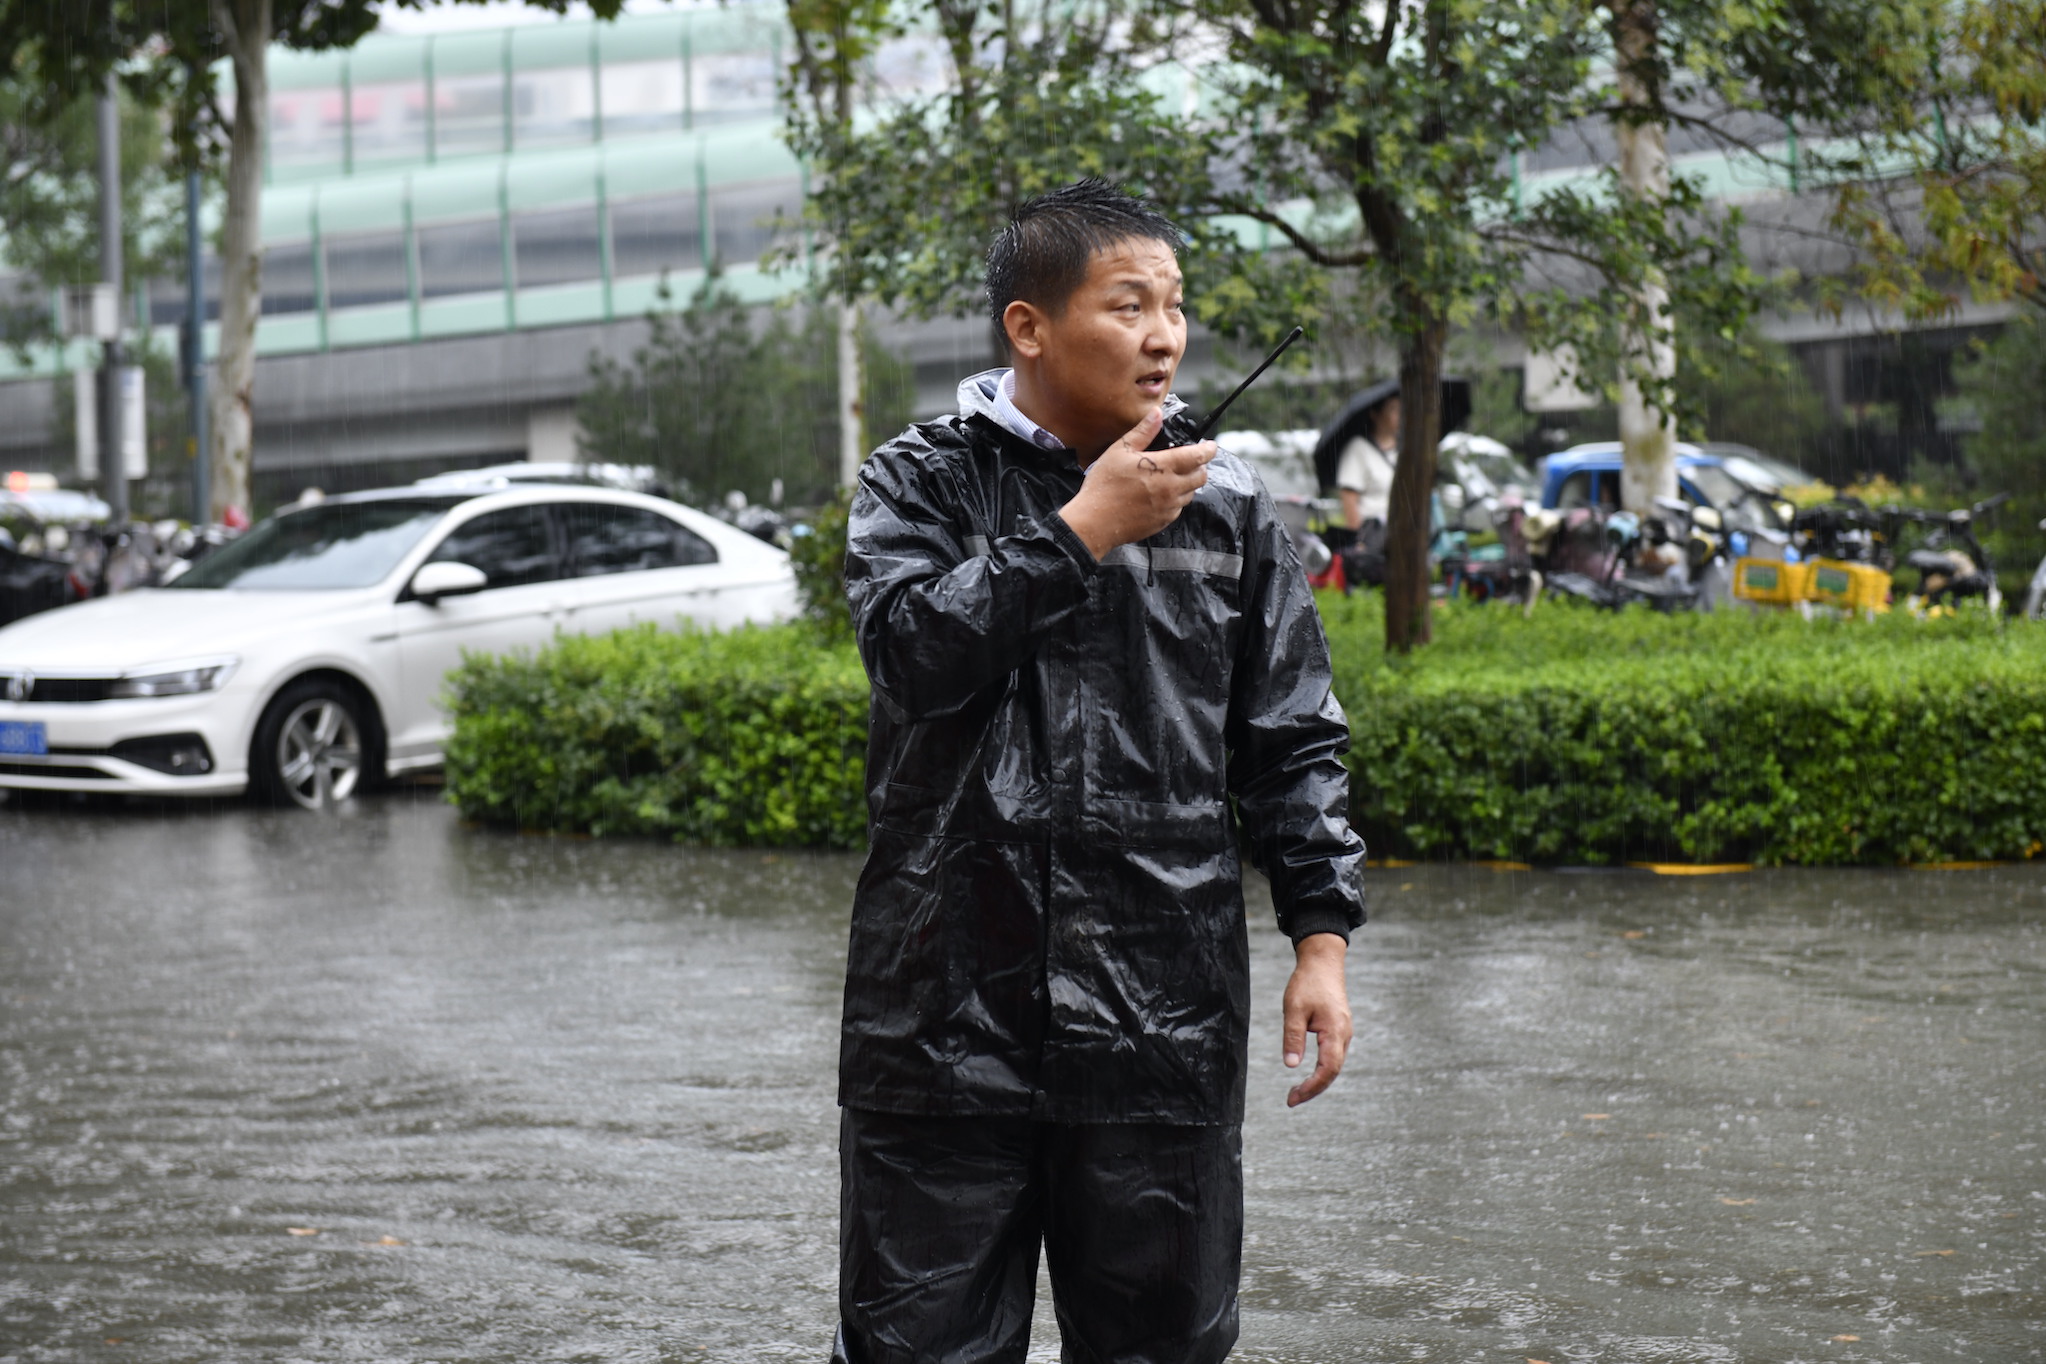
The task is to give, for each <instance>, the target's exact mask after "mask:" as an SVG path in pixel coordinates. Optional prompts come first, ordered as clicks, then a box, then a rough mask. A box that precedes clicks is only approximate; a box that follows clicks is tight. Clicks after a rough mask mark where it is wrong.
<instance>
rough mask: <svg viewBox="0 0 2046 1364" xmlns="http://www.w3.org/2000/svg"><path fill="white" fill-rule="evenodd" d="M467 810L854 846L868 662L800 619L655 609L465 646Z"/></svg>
mask: <svg viewBox="0 0 2046 1364" xmlns="http://www.w3.org/2000/svg"><path fill="white" fill-rule="evenodd" d="M448 701H449V709H450V711H451V713H452V715H453V716H454V735H453V737H452V738H451V739H450V740H449V742H448V747H447V774H448V795H449V799H451V800H452V801H454V802H455V803H456V804H457V805H459V806H460V807H461V808H462V812H463V814H465V815H466V816H468V817H469V818H471V819H480V820H488V821H491V822H494V823H501V824H510V825H515V826H517V827H519V828H525V829H548V830H560V831H575V832H583V833H592V834H642V835H664V836H668V837H672V838H675V839H677V840H681V841H686V842H693V843H711V844H728V845H729V844H765V845H775V846H779V845H791V846H794V845H802V846H810V847H821V848H853V847H858V846H860V844H861V843H862V842H863V841H864V839H865V837H866V816H865V801H864V799H863V797H862V794H861V787H860V783H861V781H862V779H863V773H864V771H865V764H866V747H867V737H866V729H867V679H866V675H865V673H863V672H862V671H861V669H860V663H859V658H858V656H857V655H856V654H855V653H854V652H853V650H852V647H851V646H850V644H843V643H841V644H830V643H826V642H824V641H822V640H820V639H818V638H817V636H816V635H815V634H814V632H812V631H811V630H809V629H808V628H807V627H804V626H801V625H793V626H780V627H776V628H771V629H749V630H739V631H735V632H733V633H730V634H702V633H690V634H679V635H678V634H667V633H662V632H659V631H657V630H655V629H654V628H653V627H652V626H642V627H639V628H637V629H631V630H622V631H619V632H617V633H615V634H610V635H604V636H600V637H596V638H588V637H582V636H566V637H563V638H560V639H558V640H556V641H555V643H554V644H553V645H552V646H550V647H548V648H546V649H543V650H541V651H540V652H539V653H538V654H537V655H526V654H515V655H512V656H509V657H504V658H488V657H471V658H470V659H468V660H467V661H465V662H464V664H463V665H462V667H461V668H459V669H457V670H456V671H455V672H454V673H452V674H450V676H449V679H448Z"/></svg>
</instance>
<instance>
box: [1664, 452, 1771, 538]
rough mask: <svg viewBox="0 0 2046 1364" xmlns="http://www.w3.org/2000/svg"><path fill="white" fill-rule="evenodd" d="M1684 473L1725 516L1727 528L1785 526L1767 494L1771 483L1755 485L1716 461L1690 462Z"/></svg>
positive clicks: (1742, 528)
mask: <svg viewBox="0 0 2046 1364" xmlns="http://www.w3.org/2000/svg"><path fill="white" fill-rule="evenodd" d="M1684 477H1686V478H1688V479H1690V480H1691V482H1692V483H1694V484H1696V485H1697V488H1698V491H1699V492H1701V493H1703V494H1705V500H1706V501H1707V502H1710V503H1711V504H1712V505H1713V506H1715V507H1717V508H1718V509H1719V514H1720V515H1721V516H1723V517H1725V518H1726V528H1727V529H1728V530H1745V531H1757V530H1770V531H1781V530H1788V529H1789V527H1788V526H1786V525H1785V524H1784V521H1783V516H1782V513H1781V512H1779V511H1778V510H1777V509H1776V503H1775V501H1774V499H1773V497H1772V496H1771V494H1773V493H1774V492H1775V489H1774V488H1773V487H1756V486H1753V485H1751V484H1748V483H1744V482H1742V481H1741V480H1740V479H1738V478H1735V477H1734V476H1733V475H1732V474H1730V473H1728V472H1727V471H1726V470H1725V469H1724V468H1722V467H1720V466H1719V465H1716V464H1693V465H1692V466H1691V467H1689V468H1688V469H1686V470H1684Z"/></svg>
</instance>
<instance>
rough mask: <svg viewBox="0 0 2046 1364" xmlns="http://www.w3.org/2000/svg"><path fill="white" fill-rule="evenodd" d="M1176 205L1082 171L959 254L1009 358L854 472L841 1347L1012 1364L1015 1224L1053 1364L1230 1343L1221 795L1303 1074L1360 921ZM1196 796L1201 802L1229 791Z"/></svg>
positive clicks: (1311, 666)
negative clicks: (1182, 260) (1039, 1282)
mask: <svg viewBox="0 0 2046 1364" xmlns="http://www.w3.org/2000/svg"><path fill="white" fill-rule="evenodd" d="M1179 241H1180V236H1179V233H1178V232H1177V230H1176V229H1175V228H1173V227H1172V225H1171V224H1170V223H1168V222H1167V221H1166V220H1165V219H1164V218H1162V217H1161V216H1159V215H1158V214H1157V213H1156V211H1155V210H1153V209H1151V208H1150V207H1149V206H1148V205H1146V204H1144V203H1143V202H1142V201H1140V200H1137V199H1134V198H1132V197H1130V196H1128V195H1127V194H1125V193H1123V192H1122V191H1121V190H1120V189H1118V188H1116V187H1114V186H1110V185H1106V184H1103V183H1101V182H1099V181H1082V182H1080V183H1079V184H1076V185H1073V186H1069V187H1067V188H1066V189H1064V190H1060V191H1058V192H1056V193H1053V194H1051V195H1048V196H1046V197H1044V198H1042V199H1039V200H1036V201H1034V202H1032V203H1030V204H1028V205H1025V206H1024V207H1023V208H1022V209H1021V210H1019V211H1018V212H1017V214H1016V217H1015V219H1014V221H1013V223H1012V224H1011V225H1010V227H1008V228H1007V229H1006V230H1005V231H1004V232H1003V233H1002V234H1001V236H1000V237H999V238H998V239H997V241H996V242H995V244H994V246H993V247H992V248H991V249H990V251H989V254H988V296H989V302H990V306H991V310H992V315H993V318H994V321H995V324H996V326H997V327H998V328H1000V329H1001V331H1002V334H1003V337H1004V339H1005V340H1006V342H1007V345H1008V349H1009V353H1010V356H1011V358H1012V360H1013V362H1014V366H1015V367H1014V368H1013V369H1012V370H998V371H994V372H991V373H987V374H981V375H978V376H976V377H974V378H972V379H969V380H967V381H966V382H965V383H963V384H962V385H960V390H959V393H960V407H961V412H960V415H958V416H954V417H946V418H942V419H940V420H938V421H933V422H925V423H920V424H918V425H915V426H912V427H910V428H909V429H908V430H907V431H905V432H904V433H903V434H902V435H900V436H898V437H896V438H895V439H894V440H892V441H890V442H889V443H888V444H886V445H884V446H882V447H881V448H880V449H879V450H876V451H875V452H874V454H873V456H872V458H870V459H869V460H868V461H867V463H866V465H865V467H864V469H863V470H862V472H861V475H860V484H859V489H858V492H857V494H856V496H855V498H854V500H853V506H852V517H851V525H850V528H849V533H848V543H847V552H846V583H847V590H848V593H849V595H850V597H851V601H852V609H853V619H854V622H855V627H856V631H857V635H858V640H859V647H860V655H861V657H862V659H863V660H864V661H865V663H866V667H867V674H868V676H869V678H870V679H871V680H872V684H873V695H874V703H873V720H872V729H871V739H870V744H869V750H868V765H867V799H868V808H869V813H870V821H871V822H870V833H871V848H872V851H871V852H870V854H869V856H868V860H867V865H866V868H865V871H864V872H863V873H862V875H861V878H860V883H859V889H858V892H857V895H856V898H855V901H854V907H853V925H852V943H851V949H850V954H849V959H848V963H847V980H846V995H845V1021H844V1032H843V1039H842V1050H841V1054H840V1069H839V1100H840V1103H841V1104H842V1105H843V1107H844V1110H845V1111H844V1114H843V1117H842V1127H841V1144H840V1147H841V1161H842V1175H843V1180H844V1184H843V1217H844V1220H843V1226H842V1263H841V1279H840V1311H841V1323H840V1328H839V1334H838V1343H837V1349H836V1352H835V1355H834V1358H835V1359H837V1360H841V1361H847V1364H910V1362H911V1361H919V1362H921V1361H940V1360H942V1361H947V1362H948V1364H951V1362H953V1361H956V1362H958V1364H967V1362H968V1361H997V1360H999V1361H1021V1360H1022V1358H1023V1355H1024V1350H1025V1347H1026V1345H1027V1343H1028V1333H1029V1329H1030V1317H1031V1307H1032V1299H1033V1297H1034V1294H1035V1289H1036V1278H1037V1257H1038V1250H1039V1246H1040V1244H1041V1245H1042V1246H1043V1248H1044V1251H1045V1254H1046V1257H1047V1259H1048V1262H1049V1265H1050V1269H1051V1276H1052V1286H1053V1300H1054V1306H1055V1308H1056V1310H1057V1313H1058V1320H1059V1326H1060V1332H1061V1334H1062V1336H1063V1337H1064V1345H1065V1355H1064V1357H1065V1358H1066V1359H1067V1360H1069V1361H1086V1362H1087V1364H1095V1362H1096V1361H1100V1362H1101V1364H1106V1362H1107V1361H1116V1362H1117V1364H1193V1362H1195V1361H1208V1360H1219V1359H1221V1358H1223V1357H1224V1356H1225V1355H1227V1354H1228V1352H1229V1350H1230V1347H1231V1346H1232V1345H1233V1343H1234V1341H1235V1339H1236V1328H1237V1309H1236V1284H1237V1277H1238V1265H1239V1262H1240V1259H1241V1247H1242V1226H1243V1186H1242V1165H1241V1152H1242V1140H1241V1134H1242V1120H1243V1105H1244V1078H1245V1069H1246V1065H1247V1057H1246V1048H1245V1039H1246V1035H1247V1032H1248V1027H1249V1012H1250V1000H1249V994H1250V988H1249V987H1250V982H1249V965H1248V957H1249V943H1248V940H1247V936H1246V927H1245V922H1244V918H1245V916H1244V910H1243V900H1242V890H1241V885H1240V873H1241V868H1240V865H1239V860H1238V847H1239V843H1238V833H1237V824H1238V821H1239V820H1240V822H1241V825H1242V829H1243V833H1244V835H1245V842H1246V843H1247V846H1248V848H1249V850H1250V854H1251V858H1252V860H1253V861H1254V862H1255V863H1256V864H1257V866H1258V867H1259V868H1261V869H1262V870H1263V871H1264V872H1265V873H1266V875H1267V876H1268V877H1269V878H1270V880H1271V884H1272V893H1273V899H1274V901H1275V902H1276V905H1277V908H1278V916H1279V925H1280V927H1281V928H1282V929H1283V930H1284V931H1285V932H1286V933H1287V934H1288V935H1289V936H1290V937H1291V938H1292V939H1293V941H1294V944H1295V952H1296V960H1297V965H1296V967H1295V970H1294V973H1293V977H1292V980H1291V981H1290V982H1289V984H1288V986H1287V989H1286V998H1285V1029H1284V1042H1283V1050H1284V1052H1285V1053H1286V1055H1285V1060H1286V1063H1287V1064H1288V1065H1298V1064H1300V1062H1301V1060H1302V1058H1303V1056H1304V1054H1305V1050H1306V1034H1307V1033H1309V1032H1313V1033H1315V1034H1316V1037H1317V1046H1316V1058H1315V1068H1314V1071H1313V1073H1312V1075H1311V1076H1310V1077H1309V1078H1308V1079H1307V1080H1305V1081H1304V1082H1302V1083H1301V1084H1299V1085H1297V1086H1295V1087H1294V1089H1293V1091H1292V1092H1291V1094H1289V1096H1288V1100H1287V1101H1288V1103H1289V1104H1297V1103H1300V1102H1304V1101H1305V1100H1307V1099H1309V1098H1312V1097H1313V1096H1314V1095H1316V1094H1318V1093H1320V1092H1321V1091H1322V1090H1323V1089H1324V1088H1326V1087H1327V1085H1328V1084H1329V1082H1330V1081H1332V1080H1333V1079H1334V1078H1335V1076H1336V1073H1337V1071H1338V1070H1340V1069H1341V1066H1342V1061H1343V1054H1344V1050H1345V1048H1346V1047H1347V1045H1348V1042H1349V1038H1350V1013H1349V1006H1348V1002H1347V997H1346V995H1345V992H1344V984H1343V954H1344V951H1345V949H1346V945H1347V943H1348V939H1349V932H1350V930H1351V929H1352V928H1354V927H1355V926H1357V925H1358V924H1360V923H1362V922H1363V918H1364V913H1363V893H1362V888H1361V881H1360V868H1361V867H1362V865H1363V858H1364V849H1363V845H1362V844H1361V843H1360V842H1359V841H1358V839H1357V837H1356V835H1355V834H1354V833H1353V832H1351V830H1350V827H1349V821H1348V818H1347V812H1346V798H1347V790H1346V788H1347V775H1346V772H1345V770H1344V767H1343V764H1342V761H1341V759H1342V754H1343V753H1344V751H1345V748H1346V746H1347V743H1348V728H1347V725H1346V723H1345V721H1344V718H1343V714H1342V710H1341V708H1340V707H1339V706H1338V705H1337V703H1336V701H1335V699H1334V697H1333V696H1332V695H1331V694H1330V691H1329V661H1328V647H1327V643H1326V640H1325V639H1324V637H1323V635H1322V631H1321V624H1320V620H1319V618H1318V617H1317V615H1316V613H1315V608H1314V601H1313V596H1312V593H1311V592H1310V590H1309V588H1308V585H1307V582H1306V579H1305V577H1304V575H1303V574H1302V572H1301V569H1300V566H1299V564H1298V562H1297V561H1296V559H1295V557H1294V554H1293V549H1292V545H1291V542H1290V541H1289V539H1288V537H1287V533H1286V529H1285V527H1284V525H1283V524H1282V523H1281V522H1280V520H1279V517H1278V515H1277V513H1276V511H1275V510H1274V508H1273V505H1272V501H1271V498H1270V497H1269V496H1268V495H1267V494H1266V493H1265V491H1264V489H1263V487H1262V485H1261V484H1260V483H1259V481H1258V479H1257V476H1256V475H1255V474H1254V473H1253V472H1252V471H1251V470H1250V468H1249V467H1248V466H1247V465H1245V464H1243V463H1242V462H1241V461H1239V460H1237V459H1236V458H1234V457H1233V456H1230V455H1227V454H1220V453H1217V451H1216V449H1215V447H1214V446H1213V445H1211V444H1208V443H1201V444H1198V445H1189V444H1186V443H1185V442H1186V441H1187V439H1188V437H1189V436H1190V435H1191V433H1192V430H1193V423H1192V422H1191V421H1190V420H1189V419H1188V418H1187V416H1186V414H1185V412H1184V409H1183V406H1182V405H1181V404H1180V403H1179V402H1178V400H1177V399H1175V398H1174V397H1173V396H1172V391H1171V390H1172V379H1173V375H1174V372H1175V371H1176V369H1177V368H1178V364H1179V360H1180V357H1181V355H1182V354H1183V352H1184V349H1185V344H1186V322H1185V318H1184V317H1183V315H1182V313H1181V311H1180V272H1179V266H1178V263H1177V260H1176V248H1177V246H1178V243H1179ZM1232 800H1233V802H1234V807H1233V810H1232V804H1231V802H1232Z"/></svg>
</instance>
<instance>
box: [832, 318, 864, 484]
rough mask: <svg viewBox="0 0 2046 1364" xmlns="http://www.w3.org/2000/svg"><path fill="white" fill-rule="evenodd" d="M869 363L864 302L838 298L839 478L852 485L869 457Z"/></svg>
mask: <svg viewBox="0 0 2046 1364" xmlns="http://www.w3.org/2000/svg"><path fill="white" fill-rule="evenodd" d="M865 371H866V366H865V365H863V364H862V363H861V360H860V305H859V304H858V302H856V301H855V300H853V299H849V298H843V297H842V298H840V299H839V300H838V481H839V484H840V485H841V486H843V487H847V488H850V487H851V486H852V485H853V484H854V483H855V482H857V481H858V479H859V476H860V462H861V461H862V460H864V459H865V458H866V457H867V432H866V421H865V417H866V411H865V409H866V404H865V402H864V400H863V398H862V396H861V395H862V394H863V393H864V392H865V391H866V372H865Z"/></svg>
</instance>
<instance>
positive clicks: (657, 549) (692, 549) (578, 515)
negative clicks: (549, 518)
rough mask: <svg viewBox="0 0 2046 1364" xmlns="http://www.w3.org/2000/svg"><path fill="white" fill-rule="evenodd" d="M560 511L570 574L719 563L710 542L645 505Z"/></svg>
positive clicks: (588, 505)
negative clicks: (565, 535) (566, 543)
mask: <svg viewBox="0 0 2046 1364" xmlns="http://www.w3.org/2000/svg"><path fill="white" fill-rule="evenodd" d="M556 511H557V512H559V514H560V516H561V524H562V527H563V529H564V530H565V531H566V533H567V539H568V563H569V572H570V574H572V575H573V576H575V577H578V578H594V577H599V576H602V575H603V574H607V573H636V572H640V571H643V570H645V569H650V568H681V567H684V566H686V565H689V564H714V563H716V562H717V558H718V552H717V550H715V549H714V548H712V547H711V544H710V542H709V541H708V540H706V539H704V538H703V537H702V536H700V535H698V534H696V533H695V532H694V531H692V530H690V529H689V528H688V527H686V526H683V525H681V524H679V523H678V522H676V521H674V520H673V519H672V518H669V517H666V516H663V515H661V514H660V513H659V512H657V511H649V510H648V509H646V508H645V507H617V506H610V505H607V504H605V503H602V502H564V503H562V504H560V506H558V507H557V508H556Z"/></svg>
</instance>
